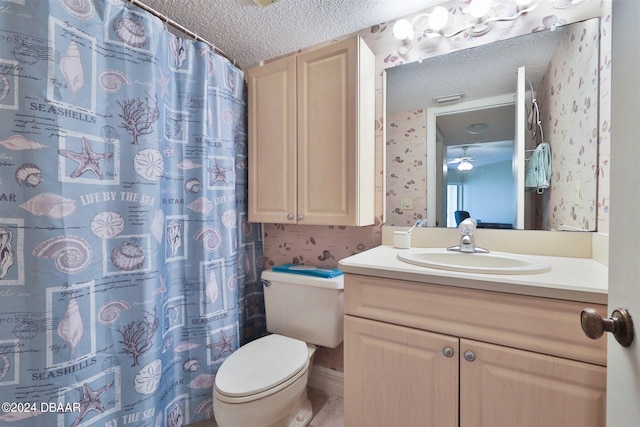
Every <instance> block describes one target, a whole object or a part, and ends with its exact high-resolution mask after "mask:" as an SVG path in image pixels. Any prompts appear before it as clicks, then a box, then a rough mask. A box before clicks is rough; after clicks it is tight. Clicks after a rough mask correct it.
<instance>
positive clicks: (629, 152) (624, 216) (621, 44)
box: [602, 0, 640, 427]
mask: <svg viewBox="0 0 640 427" xmlns="http://www.w3.org/2000/svg"><path fill="white" fill-rule="evenodd" d="M612 19H613V29H612V43H613V47H612V49H613V52H612V55H611V66H612V67H613V68H612V78H611V82H612V91H611V99H612V105H611V117H612V118H611V226H610V233H609V313H607V317H608V316H610V315H611V312H612V311H613V310H615V309H617V308H619V307H621V308H625V309H627V310H628V311H629V313H630V314H631V316H632V318H633V319H634V320H635V329H636V336H635V339H634V342H633V343H632V345H631V347H629V348H624V347H621V346H620V345H619V344H618V343H617V342H616V341H615V339H614V338H613V336H611V334H609V337H608V342H607V348H608V356H607V358H608V360H607V426H610V427H624V426H638V425H639V423H640V404H639V402H640V337H639V336H638V330H639V329H640V227H639V226H638V225H637V223H638V220H639V218H640V215H639V214H640V144H639V143H638V141H639V140H640V81H639V78H640V27H639V26H638V22H640V2H639V1H638V0H616V1H614V2H613V17H612ZM602 314H603V315H604V313H602Z"/></svg>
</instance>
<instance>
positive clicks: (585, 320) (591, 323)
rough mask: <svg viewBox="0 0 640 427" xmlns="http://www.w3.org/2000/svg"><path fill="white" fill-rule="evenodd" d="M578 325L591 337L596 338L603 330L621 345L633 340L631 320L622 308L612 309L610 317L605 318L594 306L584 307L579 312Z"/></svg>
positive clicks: (628, 343)
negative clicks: (611, 334)
mask: <svg viewBox="0 0 640 427" xmlns="http://www.w3.org/2000/svg"><path fill="white" fill-rule="evenodd" d="M580 325H581V326H582V330H583V331H584V334H585V335H586V336H588V337H589V338H591V339H594V340H595V339H598V338H600V337H601V336H602V334H603V333H604V332H611V333H613V336H614V337H615V338H616V340H617V341H618V342H619V343H620V345H622V346H623V347H629V346H630V345H631V343H632V342H633V336H634V331H633V320H631V315H630V314H629V312H628V311H627V310H625V309H624V308H618V309H617V310H613V313H611V317H610V318H608V319H605V318H604V317H602V316H601V315H600V313H598V310H596V309H594V308H585V309H584V310H582V313H580Z"/></svg>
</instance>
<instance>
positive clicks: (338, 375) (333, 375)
mask: <svg viewBox="0 0 640 427" xmlns="http://www.w3.org/2000/svg"><path fill="white" fill-rule="evenodd" d="M308 386H309V387H313V388H317V389H318V390H322V391H324V392H326V393H329V394H334V395H336V396H340V397H344V373H342V372H339V371H336V370H335V369H329V368H325V367H324V366H317V365H314V366H313V369H312V370H311V375H309V382H308Z"/></svg>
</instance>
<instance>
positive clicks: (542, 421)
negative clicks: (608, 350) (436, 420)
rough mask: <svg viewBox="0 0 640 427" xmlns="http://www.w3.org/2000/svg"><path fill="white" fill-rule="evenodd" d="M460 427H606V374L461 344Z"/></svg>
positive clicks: (558, 361) (563, 362) (536, 356)
mask: <svg viewBox="0 0 640 427" xmlns="http://www.w3.org/2000/svg"><path fill="white" fill-rule="evenodd" d="M460 355H461V357H460V426H461V427H479V426H486V427H512V426H518V427H540V426H563V427H569V426H576V427H578V426H579V427H590V426H594V427H595V426H605V420H606V417H605V412H606V402H605V397H606V368H605V367H603V366H598V365H592V364H588V363H583V362H576V361H572V360H568V359H562V358H559V357H553V356H547V355H543V354H538V353H533V352H528V351H523V350H516V349H512V348H508V347H502V346H496V345H492V344H486V343H481V342H477V341H471V340H466V339H461V340H460Z"/></svg>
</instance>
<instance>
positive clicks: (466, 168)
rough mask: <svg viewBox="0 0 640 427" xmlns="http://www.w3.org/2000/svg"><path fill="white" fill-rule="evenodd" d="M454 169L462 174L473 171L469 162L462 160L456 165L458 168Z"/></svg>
mask: <svg viewBox="0 0 640 427" xmlns="http://www.w3.org/2000/svg"><path fill="white" fill-rule="evenodd" d="M456 169H458V170H459V171H462V172H466V171H470V170H471V169H473V165H472V164H471V162H470V161H468V160H466V159H464V160H462V161H461V162H460V163H458V167H457V168H456Z"/></svg>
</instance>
